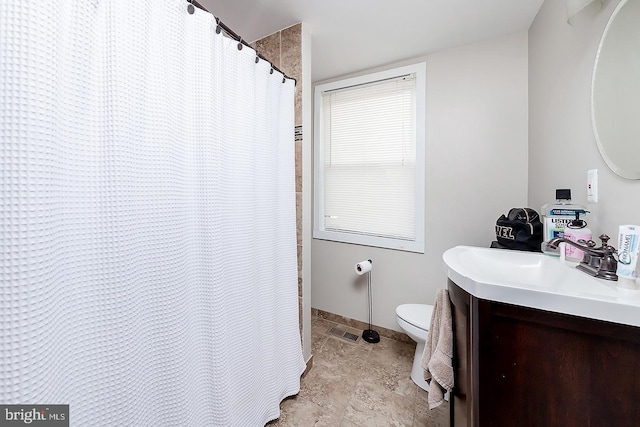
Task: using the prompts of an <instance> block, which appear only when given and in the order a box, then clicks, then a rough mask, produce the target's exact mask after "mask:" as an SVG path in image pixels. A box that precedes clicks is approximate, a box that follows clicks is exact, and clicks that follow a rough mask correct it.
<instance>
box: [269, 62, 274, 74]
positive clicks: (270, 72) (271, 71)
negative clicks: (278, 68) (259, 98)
mask: <svg viewBox="0 0 640 427" xmlns="http://www.w3.org/2000/svg"><path fill="white" fill-rule="evenodd" d="M269 74H273V64H271V69H270V70H269Z"/></svg>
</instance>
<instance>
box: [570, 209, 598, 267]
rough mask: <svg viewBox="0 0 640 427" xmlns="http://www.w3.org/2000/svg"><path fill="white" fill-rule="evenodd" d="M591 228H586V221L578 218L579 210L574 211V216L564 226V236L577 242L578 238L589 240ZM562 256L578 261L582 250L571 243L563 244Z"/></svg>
mask: <svg viewBox="0 0 640 427" xmlns="http://www.w3.org/2000/svg"><path fill="white" fill-rule="evenodd" d="M592 237H593V236H592V234H591V230H589V229H588V228H587V221H584V220H581V219H580V212H576V218H575V219H574V220H573V221H571V222H570V223H569V224H567V226H566V227H565V228H564V238H565V239H568V240H572V241H574V242H577V241H578V240H585V241H588V240H591V238H592ZM564 256H565V259H566V260H567V261H573V262H580V261H582V257H583V256H584V252H582V251H581V250H580V249H578V248H575V247H573V246H571V245H565V249H564Z"/></svg>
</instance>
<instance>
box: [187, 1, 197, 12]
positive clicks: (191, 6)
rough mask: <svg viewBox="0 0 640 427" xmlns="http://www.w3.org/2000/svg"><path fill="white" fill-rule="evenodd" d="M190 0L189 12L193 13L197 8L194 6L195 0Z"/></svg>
mask: <svg viewBox="0 0 640 427" xmlns="http://www.w3.org/2000/svg"><path fill="white" fill-rule="evenodd" d="M187 1H188V2H189V4H188V5H187V12H189V15H193V13H194V12H195V11H196V8H195V7H194V6H193V0H187Z"/></svg>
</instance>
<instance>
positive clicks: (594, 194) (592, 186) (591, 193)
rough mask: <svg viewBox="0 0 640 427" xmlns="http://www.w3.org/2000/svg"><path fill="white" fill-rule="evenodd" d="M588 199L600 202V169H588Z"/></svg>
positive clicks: (591, 201)
mask: <svg viewBox="0 0 640 427" xmlns="http://www.w3.org/2000/svg"><path fill="white" fill-rule="evenodd" d="M587 200H588V201H589V203H598V169H590V170H589V171H587Z"/></svg>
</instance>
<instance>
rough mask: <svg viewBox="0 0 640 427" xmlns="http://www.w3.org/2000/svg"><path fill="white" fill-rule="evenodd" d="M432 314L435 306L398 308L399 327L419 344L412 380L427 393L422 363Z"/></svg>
mask: <svg viewBox="0 0 640 427" xmlns="http://www.w3.org/2000/svg"><path fill="white" fill-rule="evenodd" d="M432 313H433V306H432V305H427V304H402V305H399V306H398V307H396V322H397V323H398V326H400V328H402V330H403V331H404V332H405V333H406V334H407V335H409V336H410V337H411V339H412V340H414V341H415V342H416V343H417V345H416V353H415V356H414V357H413V368H412V369H411V379H412V380H413V382H414V383H416V385H417V386H418V387H420V388H421V389H423V390H425V391H429V384H427V382H426V381H425V380H424V370H423V369H422V366H421V363H420V362H421V361H422V353H423V352H424V345H425V342H426V341H427V333H428V332H429V325H430V324H431V314H432Z"/></svg>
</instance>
